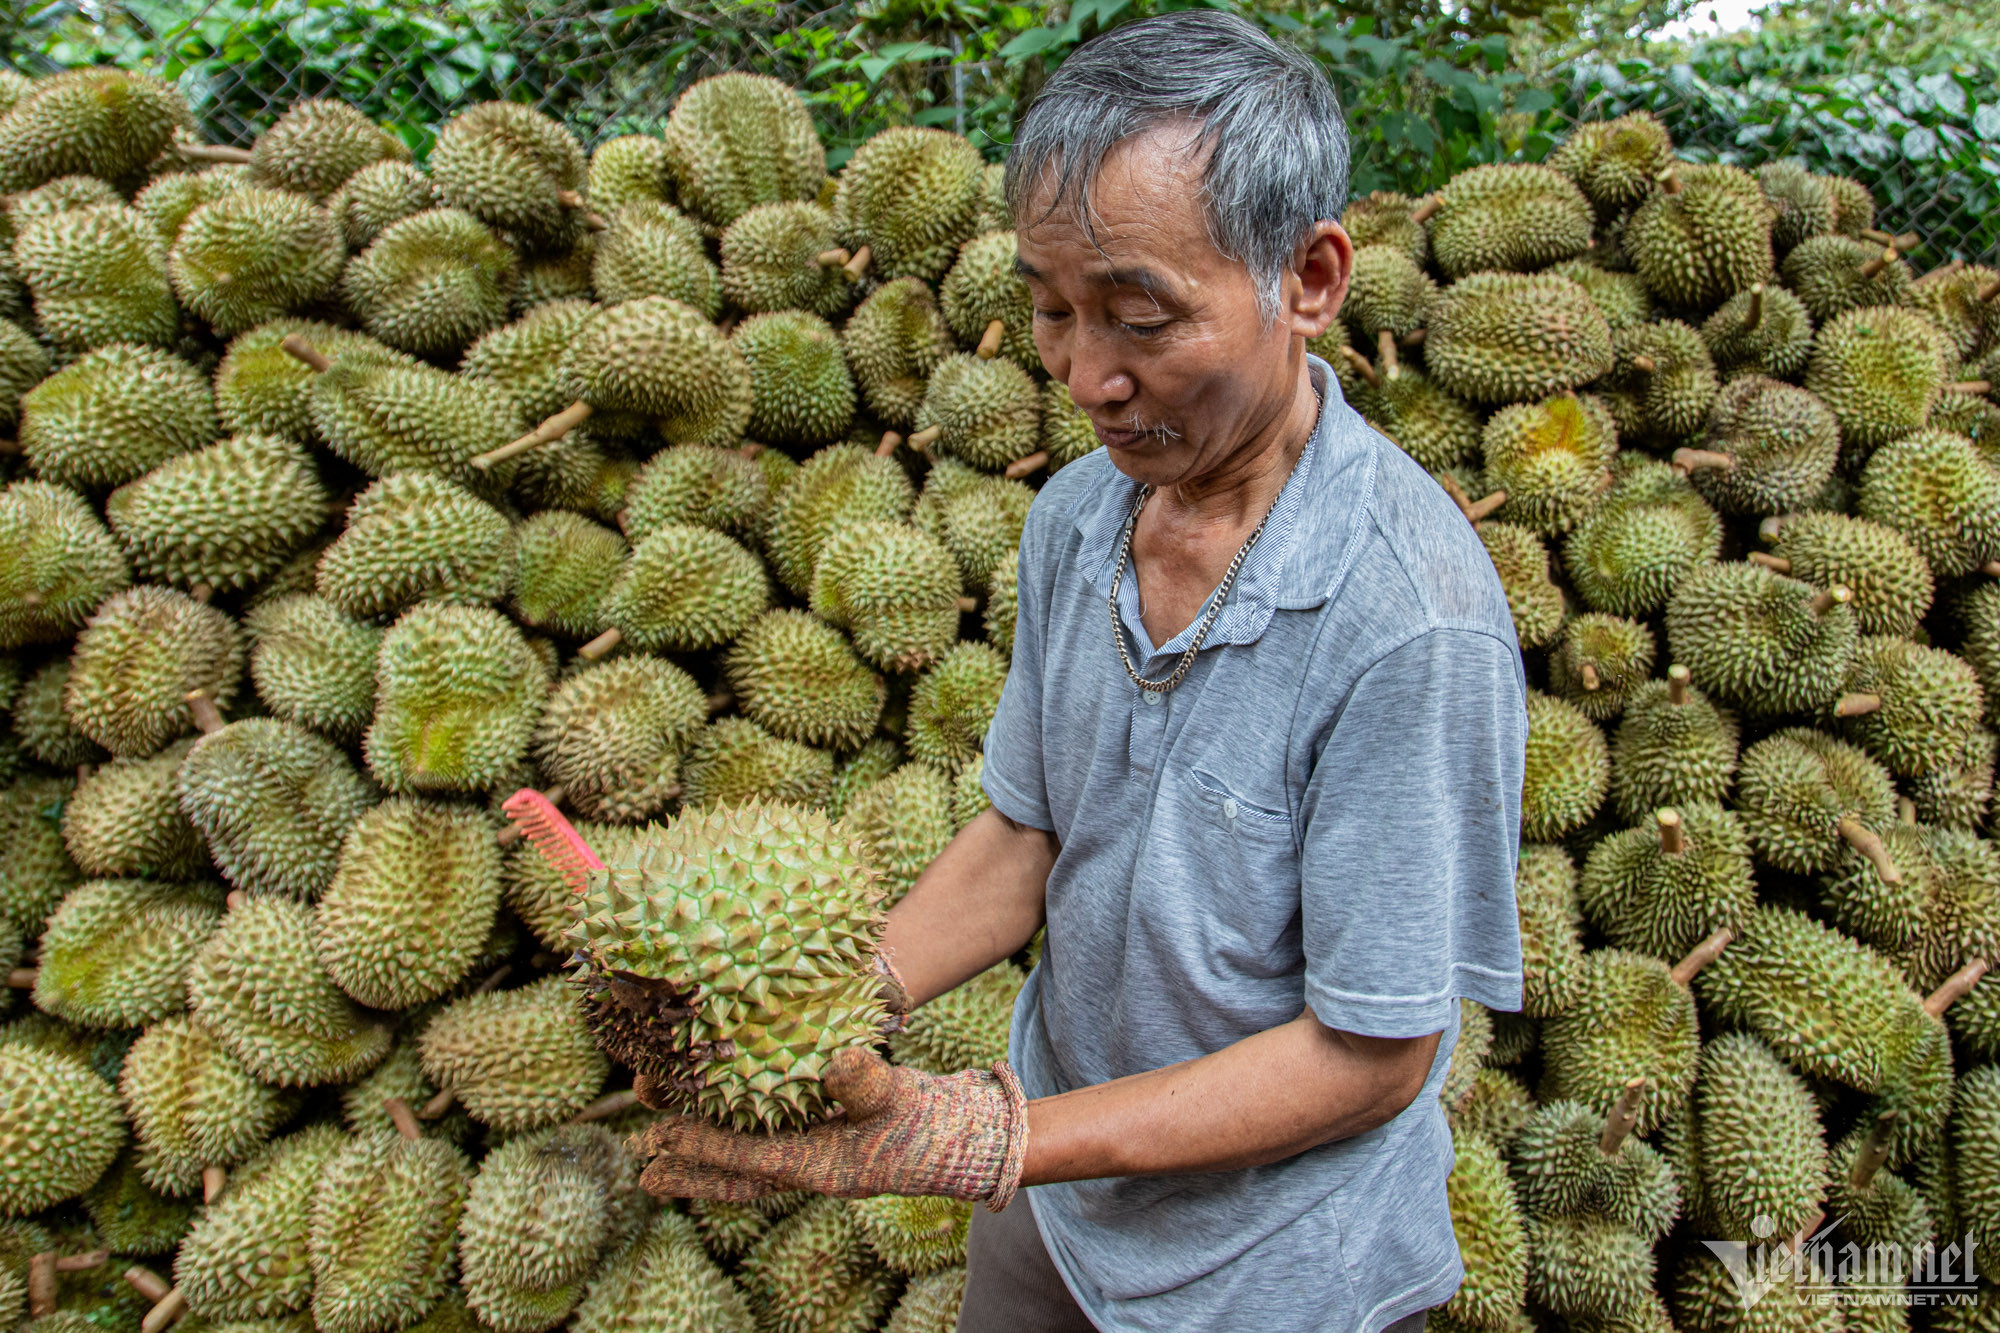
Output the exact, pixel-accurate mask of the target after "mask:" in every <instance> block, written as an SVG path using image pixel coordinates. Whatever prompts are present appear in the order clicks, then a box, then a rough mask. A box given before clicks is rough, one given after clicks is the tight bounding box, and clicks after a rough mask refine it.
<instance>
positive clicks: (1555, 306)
mask: <svg viewBox="0 0 2000 1333" xmlns="http://www.w3.org/2000/svg"><path fill="white" fill-rule="evenodd" d="M1428 329H1429V333H1428V336H1427V337H1426V338H1425V341H1424V359H1425V363H1426V367H1427V369H1428V370H1429V373H1430V375H1431V378H1432V379H1434V380H1436V381H1437V383H1438V384H1439V385H1440V386H1441V387H1442V388H1444V389H1445V390H1446V391H1447V392H1449V393H1453V394H1456V395H1458V396H1459V397H1461V398H1466V399H1470V400H1471V401H1473V402H1475V403H1487V404H1498V403H1519V402H1529V401H1533V400H1536V399H1540V398H1546V397H1548V396H1550V395H1552V394H1559V393H1567V392H1569V391H1570V390H1572V389H1574V388H1576V387H1577V386H1578V385H1580V384H1588V383H1589V382H1590V381H1592V380H1594V379H1597V378H1599V377H1600V376H1602V375H1603V374H1604V373H1605V372H1606V371H1608V370H1610V369H1611V365H1612V349H1611V326H1610V325H1609V324H1607V323H1606V322H1605V319H1604V316H1603V315H1602V314H1600V313H1599V312H1598V309H1597V306H1596V303H1594V302H1593V301H1592V300H1591V299H1590V294H1589V293H1588V292H1586V291H1584V289H1583V288H1581V287H1579V286H1577V285H1576V284H1575V283H1573V282H1571V281H1570V280H1569V279H1567V278H1558V277H1550V276H1544V275H1527V274H1518V273H1475V274H1472V275H1471V276H1469V277H1466V278H1464V279H1461V280H1460V281H1458V282H1455V283H1453V284H1452V285H1451V286H1449V287H1447V288H1445V289H1444V290H1443V291H1441V292H1440V293H1439V294H1438V300H1437V304H1436V306H1435V307H1434V308H1433V309H1432V312H1431V317H1430V323H1429V325H1428Z"/></svg>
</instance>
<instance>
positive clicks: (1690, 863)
mask: <svg viewBox="0 0 2000 1333" xmlns="http://www.w3.org/2000/svg"><path fill="white" fill-rule="evenodd" d="M1578 898H1579V900H1580V902H1581V903H1582V906H1583V912H1584V915H1585V916H1586V917H1588V918H1589V919H1590V921H1591V923H1592V924H1593V925H1595V926H1596V927H1597V928H1598V929H1599V930H1601V931H1603V932H1604V936H1605V938H1606V939H1607V940H1609V941H1610V942H1611V943H1612V944H1613V945H1616V946H1617V947H1619V948H1621V949H1633V950H1636V951H1638V952H1640V953H1648V954H1652V955H1653V956H1655V957H1658V958H1679V957H1681V956H1682V955H1683V954H1686V953H1687V952H1688V951H1689V950H1691V949H1693V948H1694V947H1695V946H1696V945H1697V944H1699V943H1701V941H1702V940H1704V939H1706V938H1707V937H1708V936H1709V935H1711V934H1713V933H1714V932H1715V931H1717V930H1723V929H1728V930H1738V929H1741V928H1742V925H1743V922H1744V920H1745V919H1746V918H1747V917H1748V916H1749V914H1750V911H1751V909H1752V908H1754V907H1755V906H1756V905H1757V888H1756V876H1755V872H1754V871H1753V870H1752V868H1751V861H1750V839H1749V837H1748V836H1747V835H1746V834H1745V833H1744V831H1743V826H1742V825H1741V824H1740V823H1739V822H1738V821H1737V818H1736V816H1735V815H1734V814H1732V813H1731V812H1729V811H1727V810H1724V809H1723V808H1722V807H1721V806H1718V805H1712V804H1708V803H1699V804H1693V803H1691V804H1689V805H1686V806H1684V807H1680V808H1675V807H1672V806H1662V807H1661V808H1660V809H1659V810H1658V811H1657V812H1656V813H1655V816H1654V818H1653V820H1652V822H1651V826H1650V827H1645V826H1642V827H1639V828H1632V829H1627V830H1625V831H1624V832H1622V833H1614V834H1612V835H1611V836H1609V837H1607V838H1604V839H1602V840H1601V841H1599V842H1598V844H1597V845H1596V846H1595V847H1593V848H1591V851H1590V859H1589V860H1588V861H1587V862H1585V864H1584V868H1583V878H1582V880H1581V881H1580V884H1579V890H1578Z"/></svg>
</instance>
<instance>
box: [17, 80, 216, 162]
mask: <svg viewBox="0 0 2000 1333" xmlns="http://www.w3.org/2000/svg"><path fill="white" fill-rule="evenodd" d="M193 126H194V117H193V115H192V113H191V112H190V111H189V110H188V105H187V102H186V100H185V99H183V98H182V96H181V95H180V93H179V92H177V91H176V90H175V89H174V88H173V86H172V85H171V84H168V83H166V82H164V81H163V80H161V79H158V78H155V77H154V76H152V75H150V74H141V73H136V72H130V71H126V70H120V69H109V68H101V67H95V66H90V67H85V68H81V69H73V70H66V71H63V72H61V73H57V74H50V75H46V76H44V77H42V78H39V79H35V80H32V81H31V82H30V83H29V84H28V86H27V87H25V88H23V89H22V90H21V93H20V96H19V98H18V99H17V100H15V102H14V104H13V106H12V107H11V108H10V109H9V110H8V112H7V113H6V116H5V118H4V119H0V163H4V164H5V165H4V166H0V192H6V193H13V192H15V191H18V190H28V189H33V188H34V187H35V186H37V185H40V184H42V183H43V182H44V181H50V180H54V179H55V178H56V177H58V176H68V175H76V174H82V175H89V176H96V177H98V178H99V179H100V180H118V179H120V178H121V177H124V176H128V175H130V174H132V173H133V172H136V171H138V170H139V169H140V168H142V167H144V166H145V165H146V164H147V163H149V162H151V161H152V160H153V159H154V158H155V157H157V156H159V154H160V152H161V150H162V149H164V148H165V147H166V146H167V145H168V143H169V142H170V141H171V140H172V138H173V136H174V131H176V130H188V129H192V128H193Z"/></svg>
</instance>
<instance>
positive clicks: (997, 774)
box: [979, 540, 1055, 831]
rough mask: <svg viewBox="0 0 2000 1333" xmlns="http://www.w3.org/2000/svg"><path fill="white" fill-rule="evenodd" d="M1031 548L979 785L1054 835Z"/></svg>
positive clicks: (1023, 562)
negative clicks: (1046, 778) (1010, 657)
mask: <svg viewBox="0 0 2000 1333" xmlns="http://www.w3.org/2000/svg"><path fill="white" fill-rule="evenodd" d="M1031 549H1032V548H1031V547H1030V545H1029V543H1028V542H1027V541H1025V540H1024V541H1023V542H1022V543H1021V549H1020V553H1019V554H1018V555H1017V556H1016V557H1015V558H1016V559H1017V560H1019V561H1020V565H1019V568H1018V569H1017V570H1016V580H1015V581H1016V584H1017V593H1016V610H1015V613H1014V658H1013V661H1012V662H1011V663H1010V664H1009V666H1008V668H1007V684H1006V685H1005V687H1003V688H1002V689H1001V691H1000V706H999V708H997V709H996V710H995V711H994V713H993V724H992V725H991V726H989V727H988V728H987V729H986V745H985V753H986V759H985V762H984V763H983V764H982V765H981V769H980V777H979V782H980V785H981V786H982V787H984V788H985V790H986V796H987V799H989V800H990V801H992V802H993V808H994V809H996V810H998V811H999V812H1000V813H1001V814H1003V815H1005V816H1007V818H1009V819H1011V820H1013V821H1014V822H1015V823H1017V824H1026V825H1028V826H1029V827H1031V828H1038V829H1042V830H1045V831H1053V830H1054V828H1055V821H1054V820H1053V819H1052V818H1051V816H1050V814H1049V790H1048V786H1047V784H1046V782H1045V781H1044V774H1043V769H1042V657H1043V645H1044V644H1045V643H1046V641H1047V639H1046V626H1045V624H1044V614H1045V613H1044V610H1043V608H1042V605H1041V588H1040V585H1039V579H1038V577H1037V576H1038V573H1039V571H1038V569H1036V568H1034V567H1033V564H1034V562H1032V561H1031V559H1030V551H1031Z"/></svg>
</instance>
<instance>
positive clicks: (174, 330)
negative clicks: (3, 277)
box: [14, 204, 180, 352]
mask: <svg viewBox="0 0 2000 1333" xmlns="http://www.w3.org/2000/svg"><path fill="white" fill-rule="evenodd" d="M14 268H15V271H16V272H18V273H19V275H20V278H21V281H22V283H23V284H24V285H26V287H27V288H28V291H29V292H30V293H31V294H32V295H33V297H34V302H35V318H36V321H37V322H38V323H39V324H40V325H41V327H42V330H43V332H45V333H46V334H47V335H48V337H49V340H50V341H51V342H53V343H55V344H56V345H57V346H58V347H59V348H61V349H63V350H64V351H70V352H81V351H87V350H90V349H93V348H98V347H105V346H109V345H111V344H114V343H135V344H148V343H150V344H160V345H164V344H167V343H170V342H172V341H173V340H174V338H175V336H176V335H177V334H178V332H179V326H180V319H179V315H178V313H177V312H176V310H175V308H174V293H173V290H172V289H171V288H170V287H169V286H168V284H167V274H168V260H167V255H166V252H165V251H164V250H163V249H162V248H161V246H160V241H159V237H158V236H157V234H156V233H155V232H154V230H153V228H152V226H151V224H150V223H148V222H147V221H146V219H145V218H144V217H143V216H141V215H140V214H139V213H138V212H136V211H135V210H133V209H131V208H128V207H126V206H125V205H124V204H99V205H96V206H94V207H91V208H81V209H76V210H74V211H71V212H64V213H51V214H46V215H44V216H42V217H39V218H35V219H33V220H32V221H30V222H28V223H27V224H26V225H24V226H22V227H21V229H20V235H18V236H17V237H15V239H14Z"/></svg>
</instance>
